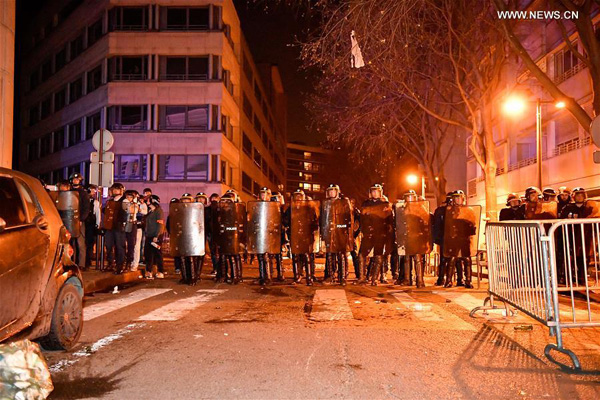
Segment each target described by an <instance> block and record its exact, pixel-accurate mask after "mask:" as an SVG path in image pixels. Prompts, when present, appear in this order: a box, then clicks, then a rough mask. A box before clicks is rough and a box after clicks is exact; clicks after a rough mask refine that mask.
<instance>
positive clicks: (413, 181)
mask: <svg viewBox="0 0 600 400" xmlns="http://www.w3.org/2000/svg"><path fill="white" fill-rule="evenodd" d="M406 182H408V184H409V185H411V186H416V184H417V183H418V182H419V177H418V176H417V175H415V174H410V175H408V176H407V177H406ZM421 196H422V197H423V198H425V175H421Z"/></svg>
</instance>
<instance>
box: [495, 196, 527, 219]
mask: <svg viewBox="0 0 600 400" xmlns="http://www.w3.org/2000/svg"><path fill="white" fill-rule="evenodd" d="M523 219H525V214H524V213H523V208H522V207H521V199H520V197H519V195H518V194H516V193H511V194H509V195H508V197H507V198H506V208H503V209H502V210H500V216H499V220H500V221H519V220H523Z"/></svg>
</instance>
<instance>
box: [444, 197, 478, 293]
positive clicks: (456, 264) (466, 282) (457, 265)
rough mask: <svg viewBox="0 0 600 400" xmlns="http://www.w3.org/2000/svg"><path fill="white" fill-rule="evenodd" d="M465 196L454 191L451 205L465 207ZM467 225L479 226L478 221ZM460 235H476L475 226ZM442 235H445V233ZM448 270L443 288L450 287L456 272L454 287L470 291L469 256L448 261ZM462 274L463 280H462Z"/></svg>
mask: <svg viewBox="0 0 600 400" xmlns="http://www.w3.org/2000/svg"><path fill="white" fill-rule="evenodd" d="M466 200H467V199H466V195H465V192H463V191H462V190H456V191H454V192H453V193H452V203H453V205H456V206H464V205H466ZM469 224H479V221H469ZM465 228H466V229H463V232H461V234H465V232H464V230H467V231H468V232H467V233H468V234H473V235H477V228H476V226H469V227H465ZM444 235H447V233H445V234H444ZM449 266H450V270H449V273H448V275H447V277H446V284H445V285H444V286H445V287H452V279H453V278H454V272H455V271H456V274H457V278H456V286H464V287H465V288H467V289H472V288H473V285H472V284H471V277H472V274H473V266H472V261H471V254H468V255H465V254H462V253H461V254H459V255H458V256H457V257H452V258H451V260H450V261H449ZM463 273H464V278H463Z"/></svg>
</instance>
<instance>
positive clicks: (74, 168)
mask: <svg viewBox="0 0 600 400" xmlns="http://www.w3.org/2000/svg"><path fill="white" fill-rule="evenodd" d="M75 173H78V174H81V163H77V164H73V165H69V166H68V167H67V176H71V175H73V174H75Z"/></svg>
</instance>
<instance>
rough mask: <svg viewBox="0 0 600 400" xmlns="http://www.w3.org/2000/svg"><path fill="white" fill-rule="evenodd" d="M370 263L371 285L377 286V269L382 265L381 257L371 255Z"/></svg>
mask: <svg viewBox="0 0 600 400" xmlns="http://www.w3.org/2000/svg"><path fill="white" fill-rule="evenodd" d="M371 260H372V265H371V275H370V277H371V286H377V278H379V271H380V270H381V268H382V267H383V257H382V256H373V258H372V259H371Z"/></svg>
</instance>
